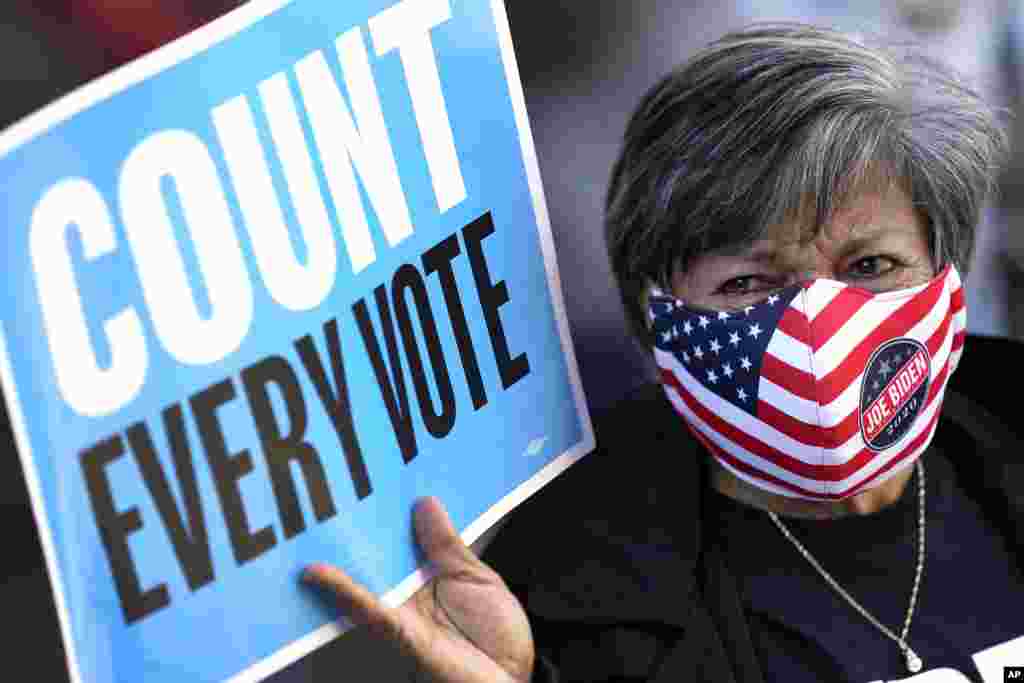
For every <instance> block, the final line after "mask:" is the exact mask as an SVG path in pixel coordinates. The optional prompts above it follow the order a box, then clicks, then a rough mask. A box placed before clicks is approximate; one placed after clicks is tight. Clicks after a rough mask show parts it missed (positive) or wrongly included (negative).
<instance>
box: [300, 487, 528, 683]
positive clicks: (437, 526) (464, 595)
mask: <svg viewBox="0 0 1024 683" xmlns="http://www.w3.org/2000/svg"><path fill="white" fill-rule="evenodd" d="M414 524H415V527H416V538H417V541H418V542H419V544H420V547H422V548H423V551H424V553H425V555H426V558H427V560H428V561H429V562H430V563H431V564H432V565H433V566H434V567H435V568H436V570H437V575H436V576H435V578H433V579H432V580H431V581H430V582H429V583H427V584H426V585H425V586H424V587H423V588H421V589H420V590H419V591H418V592H417V593H416V594H415V595H414V596H412V598H410V599H409V600H408V601H406V603H405V604H403V605H402V606H401V607H398V608H396V609H390V608H387V607H385V606H384V605H382V604H381V602H380V601H379V600H378V599H377V598H376V597H375V596H374V595H373V594H372V593H370V591H368V590H367V589H366V588H364V587H363V586H361V585H359V584H357V583H356V582H354V581H353V580H352V579H351V578H350V577H349V576H348V575H347V574H345V573H344V572H343V571H341V570H340V569H337V568H335V567H330V566H327V565H312V566H310V567H309V568H307V570H306V573H305V577H304V578H305V580H306V581H309V582H310V583H314V584H317V585H319V586H322V587H324V588H326V589H328V590H330V591H331V592H332V593H333V594H334V595H336V596H337V598H338V602H339V603H340V606H341V609H342V611H343V612H344V613H345V615H346V616H348V617H349V618H350V619H351V620H352V622H353V623H355V624H357V625H360V626H366V627H367V628H369V629H370V630H371V631H373V632H375V633H378V634H380V635H381V636H383V637H385V638H387V639H388V640H390V641H391V642H393V643H394V644H396V645H397V646H398V647H399V648H400V649H401V650H402V651H403V652H405V653H406V654H408V655H409V656H411V657H412V658H413V659H414V660H415V662H416V666H417V669H418V672H419V673H420V674H421V678H422V679H426V680H429V681H433V682H436V683H505V682H508V683H511V682H514V681H515V682H521V683H525V682H526V681H529V680H530V675H531V672H532V671H533V662H534V648H533V637H532V636H531V634H530V625H529V622H528V621H527V619H526V613H525V612H524V611H523V608H522V607H521V606H520V604H519V601H518V600H516V598H515V596H514V595H512V593H511V592H509V590H508V587H507V586H506V585H505V582H504V581H503V580H502V579H501V577H500V576H498V574H497V573H496V572H495V571H494V570H492V569H491V568H490V567H488V566H487V565H485V564H484V563H483V562H481V561H480V560H479V559H478V558H477V557H476V555H474V554H473V552H472V551H471V550H470V549H469V548H468V547H466V544H465V543H463V542H462V539H461V538H459V536H458V534H457V533H456V532H455V528H454V527H453V526H452V523H451V520H450V519H449V518H448V514H447V512H445V509H444V507H443V506H442V505H441V502H440V501H439V500H437V499H436V498H425V499H423V500H420V501H419V502H418V503H417V505H416V509H415V513H414ZM418 680H419V679H418Z"/></svg>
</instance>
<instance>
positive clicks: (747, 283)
mask: <svg viewBox="0 0 1024 683" xmlns="http://www.w3.org/2000/svg"><path fill="white" fill-rule="evenodd" d="M774 287H775V285H774V284H773V283H772V282H769V280H768V279H767V278H765V277H763V276H760V275H742V276H740V277H734V278H732V279H730V280H726V281H725V282H724V283H722V285H721V286H719V288H718V292H717V293H718V294H724V295H726V296H743V295H744V294H753V293H755V292H761V291H763V290H765V289H772V288H774Z"/></svg>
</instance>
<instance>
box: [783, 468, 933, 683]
mask: <svg viewBox="0 0 1024 683" xmlns="http://www.w3.org/2000/svg"><path fill="white" fill-rule="evenodd" d="M916 471H917V571H916V572H914V587H913V589H911V591H910V605H908V606H907V617H906V619H904V620H903V631H902V632H901V633H900V635H898V636H897V635H896V634H895V633H893V632H892V631H890V630H889V629H888V628H886V626H885V624H883V623H881V622H880V621H878V620H877V619H875V618H874V617H873V616H871V614H869V613H868V611H867V610H866V609H864V608H863V607H861V606H860V604H859V603H858V602H857V601H856V600H854V599H853V597H852V596H851V595H850V594H849V593H847V592H846V591H845V590H844V589H843V587H842V586H840V585H839V583H838V582H837V581H836V580H835V579H833V578H832V575H831V574H829V573H828V572H827V571H825V569H824V567H822V566H821V564H819V563H818V561H817V560H816V559H814V557H813V556H812V555H811V553H809V552H808V551H807V548H805V547H804V546H803V544H802V543H800V541H798V540H796V538H795V537H794V536H793V534H791V533H790V531H789V529H787V528H786V526H785V525H784V524H783V523H782V520H780V519H779V516H778V515H776V514H775V513H774V512H769V513H768V516H769V517H771V519H772V521H773V522H775V526H777V527H779V531H781V532H782V535H783V536H785V537H786V538H788V539H789V540H790V542H791V543H792V544H793V545H794V546H796V549H797V550H799V551H800V554H801V555H803V556H804V559H806V560H807V561H808V562H810V563H811V566H812V567H814V568H815V569H817V570H818V573H819V574H821V577H822V578H823V579H825V581H826V582H828V585H830V586H832V588H833V589H835V591H836V592H837V593H839V595H841V596H842V597H843V599H844V600H846V602H848V603H849V604H850V606H851V607H853V608H854V609H855V610H857V611H858V612H860V614H861V616H863V617H864V618H865V619H867V620H868V621H869V622H871V623H872V624H873V625H874V626H875V628H877V629H878V630H879V631H881V632H882V633H884V634H885V635H887V636H889V638H891V639H892V640H894V641H896V644H897V645H899V648H900V651H901V652H902V653H903V656H904V658H906V661H907V669H908V670H909V671H910V673H915V674H916V673H917V672H918V671H920V670H921V667H922V666H924V662H922V661H921V658H920V657H918V656H917V653H915V652H914V651H913V650H911V649H910V646H909V645H907V634H908V633H909V632H910V620H911V618H912V617H913V616H914V606H915V605H916V604H917V591H918V588H920V586H921V574H923V573H924V530H925V527H924V464H923V463H922V462H921V461H920V460H918V461H917V464H916Z"/></svg>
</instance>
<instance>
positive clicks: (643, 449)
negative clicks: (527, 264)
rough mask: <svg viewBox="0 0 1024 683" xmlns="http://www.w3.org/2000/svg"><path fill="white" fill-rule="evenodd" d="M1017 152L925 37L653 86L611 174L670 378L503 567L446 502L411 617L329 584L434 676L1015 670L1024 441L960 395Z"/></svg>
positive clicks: (806, 31)
mask: <svg viewBox="0 0 1024 683" xmlns="http://www.w3.org/2000/svg"><path fill="white" fill-rule="evenodd" d="M1004 148H1005V140H1004V136H1003V134H1002V132H1001V130H1000V127H999V126H998V124H997V123H996V121H995V118H994V115H993V112H992V111H991V110H990V109H989V108H988V107H986V106H985V105H984V103H983V102H982V101H981V100H980V99H979V98H978V96H977V95H975V94H974V93H973V92H971V91H970V90H969V89H967V88H966V87H965V86H963V85H962V84H960V83H959V82H958V81H957V80H956V79H955V78H953V77H952V76H950V75H948V74H947V73H946V72H944V71H943V69H941V68H940V67H938V66H936V65H934V64H931V63H929V62H927V61H926V60H923V59H920V58H915V57H912V56H906V55H897V54H895V53H888V52H885V51H883V50H880V49H872V48H869V47H866V46H864V45H862V44H861V43H860V42H858V41H856V40H853V39H851V38H848V37H845V36H842V35H840V34H837V33H834V32H830V31H827V30H821V29H817V28H813V27H806V26H789V25H787V26H767V27H755V28H752V29H749V30H746V31H742V32H739V33H735V34H730V35H727V36H725V37H723V38H722V39H720V40H719V41H717V42H715V43H714V44H712V45H710V46H709V47H708V48H706V49H705V50H704V51H702V52H701V53H699V54H697V55H696V56H695V57H694V58H693V59H691V60H690V61H689V62H688V63H687V64H685V65H683V66H682V67H680V68H679V69H677V70H676V71H674V72H673V73H671V74H669V75H668V76H667V77H666V78H665V79H663V80H662V81H661V82H660V83H658V84H657V85H656V86H655V87H654V88H653V89H652V90H651V91H650V92H649V93H648V95H647V96H646V97H645V99H644V100H643V101H642V102H641V103H640V106H639V107H638V109H637V111H636V112H635V114H634V116H633V118H632V120H631V121H630V123H629V126H628V128H627V130H626V134H625V140H624V145H623V148H622V151H621V154H620V156H619V159H618V161H617V163H616V164H615V167H614V169H613V172H612V178H611V184H610V188H609V193H608V202H607V223H606V228H607V240H608V247H609V254H610V258H611V262H612V266H613V269H614V272H615V274H616V277H617V279H618V284H619V287H620V290H621V292H622V296H623V301H624V303H625V306H626V310H627V312H628V315H629V318H630V320H631V322H632V324H633V327H634V332H635V334H636V336H637V338H638V339H640V340H641V341H642V342H643V343H644V344H645V346H646V347H647V348H650V349H651V350H652V353H653V356H654V360H655V363H656V365H657V366H658V370H659V376H660V379H661V381H660V384H659V385H653V386H651V387H647V388H645V389H643V390H641V391H640V392H638V394H636V395H634V396H633V397H631V398H630V399H629V400H628V401H626V402H625V403H624V404H623V405H622V406H621V407H620V408H619V409H618V411H617V413H616V414H615V415H614V416H612V417H611V418H610V419H609V420H608V421H607V422H605V423H603V424H599V425H598V443H599V449H598V451H599V452H597V453H595V454H592V455H590V456H588V458H586V459H585V460H584V461H583V462H582V463H580V464H579V465H577V466H575V467H574V468H572V469H571V470H570V471H569V473H568V474H567V475H566V476H563V477H560V478H559V479H558V480H557V481H555V482H554V483H552V484H551V485H550V486H548V487H547V488H545V489H544V490H543V491H542V492H540V493H539V494H537V496H535V497H534V499H532V500H531V501H530V502H529V503H528V504H526V505H524V506H523V507H522V508H520V509H519V510H517V511H516V513H515V514H514V515H513V516H512V522H511V524H510V525H509V527H508V528H506V529H505V530H503V531H502V533H501V534H499V536H498V538H497V539H496V541H495V542H494V543H493V544H492V545H491V547H490V548H489V550H488V553H487V555H486V556H485V559H486V560H487V561H488V562H489V563H490V565H491V566H493V567H494V568H495V569H497V573H496V572H495V571H494V570H492V569H491V568H489V567H488V566H487V565H485V564H483V563H481V562H480V561H478V560H477V559H476V557H475V556H474V555H473V554H472V552H470V551H469V550H468V549H467V548H466V547H465V546H464V545H463V544H462V542H461V541H460V540H459V539H458V537H457V535H456V534H455V532H454V530H453V529H452V527H451V525H450V523H449V522H448V519H447V517H446V515H445V513H444V511H443V508H442V507H441V505H440V503H439V502H438V501H436V500H433V499H429V500H426V501H422V502H421V503H420V504H419V505H418V506H417V509H416V511H415V514H416V528H417V533H418V538H419V542H420V544H421V546H422V547H423V549H424V551H425V553H426V556H427V557H428V558H429V559H430V560H431V561H432V562H433V563H434V564H435V566H436V567H437V569H438V578H436V579H434V580H433V581H432V582H431V583H430V584H428V585H427V586H426V587H425V588H424V589H423V590H421V591H420V592H419V593H418V594H417V595H416V596H415V597H414V598H413V599H412V600H410V601H409V602H408V603H407V604H406V605H404V606H403V607H401V608H400V609H397V610H387V609H384V608H382V607H381V606H380V604H379V603H378V602H377V601H376V600H375V599H374V598H373V597H372V596H371V595H370V594H369V593H367V592H366V591H365V590H364V589H362V588H361V587H359V586H358V585H355V584H354V583H353V582H352V581H351V580H350V579H349V578H348V577H347V576H345V575H344V574H343V573H342V572H340V571H338V570H337V569H334V568H331V567H328V566H324V565H317V566H314V567H311V568H310V569H309V570H308V572H307V578H308V579H309V580H310V581H312V582H315V583H318V584H321V585H324V586H326V587H328V588H330V589H332V590H333V591H334V592H335V593H336V594H337V596H338V597H339V599H340V601H341V603H342V606H343V609H344V611H345V613H346V614H349V615H350V616H351V618H352V619H353V620H354V621H355V622H356V623H361V624H366V625H368V626H370V627H371V628H375V629H378V630H380V632H382V633H383V634H384V635H385V636H386V637H388V638H390V639H392V640H393V641H395V642H396V643H398V644H400V645H401V647H402V648H403V650H404V651H405V652H406V653H407V654H409V655H410V656H412V657H414V658H415V659H416V661H417V665H418V667H419V670H420V671H421V672H423V674H424V676H425V677H426V678H427V679H430V680H437V681H459V682H462V681H467V682H468V681H481V682H482V681H488V682H492V681H529V680H536V681H539V680H563V681H570V680H572V681H575V680H583V681H602V680H608V681H641V680H643V681H648V680H650V681H655V680H657V681H663V680H664V681H669V680H671V681H681V680H686V681H689V680H707V681H731V680H735V681H762V680H785V681H825V680H827V681H840V680H849V681H855V682H857V683H859V682H861V681H863V682H865V683H866V682H867V681H879V680H905V679H907V678H908V677H911V676H913V675H914V674H918V673H922V674H925V675H927V676H931V677H930V678H928V679H927V680H931V681H934V680H944V681H945V680H949V681H959V680H975V681H982V680H984V681H989V680H996V678H993V677H992V676H993V675H995V674H993V673H991V672H992V671H994V670H995V668H996V664H995V663H997V662H998V663H999V666H998V669H999V676H1000V678H999V679H998V680H1002V679H1001V666H1003V665H1012V664H1016V665H1022V664H1024V590H1022V589H1024V581H1022V579H1021V566H1022V564H1024V558H1022V556H1021V539H1022V537H1024V501H1021V500H1020V498H1019V496H1016V494H1014V493H1012V491H1013V490H1014V486H1013V485H1014V484H1020V483H1024V482H1021V481H1020V479H1021V477H1020V475H1019V474H1016V475H1015V474H1014V472H1015V471H1016V472H1019V471H1020V470H1019V469H1017V470H1012V469H1011V468H1010V467H1009V465H1008V464H1007V458H1008V457H1009V456H1010V455H1014V456H1016V457H1018V458H1019V454H1020V453H1022V452H1024V446H1021V445H1020V444H1019V443H1016V444H1015V443H1013V442H1012V441H1011V440H1012V439H1013V438H1014V436H1013V434H1012V433H1011V432H1009V431H1008V430H1006V429H1005V428H1003V427H1002V426H1001V425H999V424H998V422H997V421H996V420H994V419H992V418H990V416H987V414H985V413H984V411H982V410H980V409H979V408H977V407H976V406H973V405H971V404H969V403H965V402H964V400H963V399H962V398H961V397H959V396H956V395H954V394H952V393H950V394H948V395H947V393H946V392H945V387H946V383H947V381H948V378H949V375H950V374H951V373H952V372H953V370H954V369H955V368H956V365H957V362H958V360H959V356H960V353H961V348H962V345H963V338H964V321H965V311H964V305H963V295H962V291H961V289H960V284H959V283H960V281H959V276H958V272H964V270H965V268H966V266H967V263H968V260H969V256H970V253H971V246H972V243H973V236H974V230H975V227H976V226H977V223H978V220H979V215H980V211H981V209H982V207H983V205H984V203H985V202H986V200H987V198H988V197H989V196H990V194H991V192H992V189H993V178H994V176H995V173H996V171H997V168H998V164H999V162H1000V160H1001V156H1002V154H1003V152H1004ZM944 400H945V404H946V405H945V412H942V411H941V410H940V408H942V406H943V401H944ZM979 425H980V426H979ZM999 430H1002V431H999ZM993 446H994V447H993ZM634 454H635V456H634ZM709 456H710V457H709ZM524 607H525V611H524ZM527 615H528V616H527ZM1014 652H1016V653H1019V654H1018V655H1017V660H1018V661H1016V662H1014V661H1007V656H1012V654H1013V653H1014ZM1008 653H1009V655H1008ZM982 675H984V678H982ZM911 680H912V679H911Z"/></svg>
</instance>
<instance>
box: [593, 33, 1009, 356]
mask: <svg viewBox="0 0 1024 683" xmlns="http://www.w3.org/2000/svg"><path fill="white" fill-rule="evenodd" d="M997 114H998V112H997V111H996V110H995V109H994V108H992V107H991V106H989V105H987V104H986V103H985V102H984V101H983V100H982V98H981V97H980V96H979V95H978V94H977V93H976V92H975V91H974V90H972V89H971V88H970V87H968V86H967V85H966V84H965V83H964V82H962V81H961V80H960V79H959V78H958V77H957V76H956V75H955V74H954V73H953V72H952V71H951V70H949V69H948V68H947V67H945V66H943V65H941V64H939V63H937V62H935V61H933V60H931V59H929V58H927V57H925V56H923V55H921V54H917V53H915V52H913V51H911V50H910V49H908V48H906V47H905V46H900V47H896V46H887V47H882V46H869V45H867V44H865V43H864V42H861V41H859V40H857V39H855V38H853V37H851V36H848V35H844V34H842V33H838V32H836V31H831V30H828V29H822V28H818V27H813V26H806V25H799V24H781V25H780V24H772V25H755V26H753V27H750V28H748V29H745V30H742V31H738V32H735V33H730V34H727V35H725V36H723V37H722V38H720V39H719V40H717V41H715V42H714V43H712V44H711V45H709V46H707V47H706V48H704V49H703V50H702V51H700V52H699V53H697V54H696V55H695V56H694V57H693V58H692V59H690V60H689V61H688V62H686V63H685V64H683V65H681V66H680V67H678V68H676V69H675V70H673V71H672V72H670V73H669V74H668V75H667V76H665V77H664V78H663V79H662V80H661V81H659V82H658V83H657V84H656V85H655V86H654V87H653V88H651V90H650V91H648V93H647V94H646V95H645V96H644V98H643V99H642V100H641V101H640V104H639V106H638V107H637V109H636V111H635V112H634V114H633V116H632V118H631V119H630V122H629V124H628V126H627V128H626V132H625V136H624V140H623V146H622V149H621V151H620V153H619V157H618V159H617V160H616V162H615V165H614V166H613V168H612V174H611V181H610V183H609V188H608V194H607V198H606V206H605V208H606V211H605V237H606V239H607V246H608V254H609V258H610V260H611V267H612V271H613V272H614V273H615V277H616V279H617V281H618V285H619V291H620V293H621V295H622V299H623V303H624V304H625V306H626V312H627V317H628V319H629V322H630V325H631V327H632V329H633V333H634V334H635V335H636V336H637V338H638V339H639V340H640V341H641V342H642V343H643V344H645V345H646V346H649V345H650V343H651V340H650V337H649V333H648V331H647V324H646V315H645V312H644V310H643V308H644V302H645V298H646V297H645V294H646V290H647V288H648V287H649V285H650V284H652V283H653V284H657V285H659V286H661V287H663V288H668V287H669V286H670V285H669V283H670V282H671V276H672V273H673V271H675V270H676V269H677V268H679V269H683V270H685V269H686V268H687V266H688V265H689V264H690V263H692V262H693V259H694V258H696V257H697V256H699V255H700V254H703V253H705V252H707V251H710V250H713V249H717V248H720V247H725V246H730V245H742V244H747V243H751V242H753V241H756V240H757V239H758V238H759V237H760V236H761V235H763V234H764V232H765V230H766V229H768V228H770V227H771V226H773V225H779V224H782V223H784V222H786V221H794V220H796V221H799V222H800V223H799V224H800V225H802V226H806V230H807V233H808V234H809V235H811V236H813V235H814V234H817V232H818V231H819V230H820V229H821V227H822V226H823V225H825V224H826V223H827V222H828V221H829V219H830V218H831V216H832V215H833V213H834V212H835V211H836V210H837V209H840V208H842V207H843V205H844V202H845V201H846V200H847V199H848V198H849V197H850V196H851V195H852V194H854V193H857V192H861V191H863V190H865V189H866V188H867V187H868V186H871V187H874V188H877V189H882V188H884V187H887V186H889V185H891V184H894V183H895V184H898V185H899V186H901V187H903V188H904V189H905V190H906V191H907V192H908V193H909V194H910V196H911V199H912V201H913V203H914V205H915V207H917V209H918V210H919V211H920V212H921V215H922V217H923V218H924V219H925V222H926V224H927V226H928V229H929V233H930V241H931V249H932V254H933V260H934V261H935V266H936V268H939V267H942V266H944V265H945V264H947V263H953V264H954V265H955V266H956V267H957V269H958V270H959V271H960V272H961V273H966V270H967V266H968V262H969V261H970V255H971V251H972V249H973V246H974V233H975V228H976V226H977V224H978V222H979V221H980V218H981V212H982V210H983V208H984V205H985V203H986V202H987V201H988V200H989V198H990V197H991V196H992V194H993V193H994V191H995V183H996V176H997V174H998V171H999V168H1000V165H1001V164H1002V162H1003V159H1004V156H1005V154H1006V151H1007V139H1006V134H1005V131H1004V128H1003V126H1002V125H1001V123H1000V122H999V121H998V120H997Z"/></svg>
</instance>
